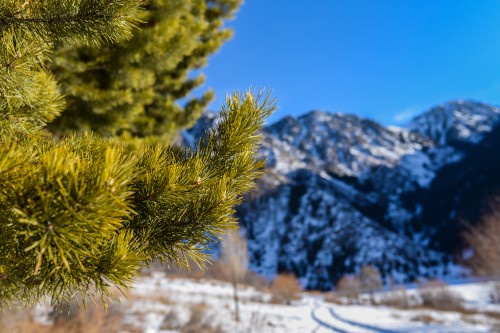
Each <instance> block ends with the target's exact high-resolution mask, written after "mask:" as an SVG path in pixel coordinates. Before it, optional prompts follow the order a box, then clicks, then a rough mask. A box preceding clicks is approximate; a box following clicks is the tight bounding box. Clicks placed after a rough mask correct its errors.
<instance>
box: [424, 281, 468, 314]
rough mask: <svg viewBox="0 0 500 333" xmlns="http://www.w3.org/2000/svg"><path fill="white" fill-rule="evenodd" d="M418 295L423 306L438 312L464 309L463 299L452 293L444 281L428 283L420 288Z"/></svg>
mask: <svg viewBox="0 0 500 333" xmlns="http://www.w3.org/2000/svg"><path fill="white" fill-rule="evenodd" d="M418 294H419V296H420V298H421V300H422V305H423V306H426V307H430V308H433V309H438V310H461V309H463V300H462V298H461V297H460V296H459V295H458V294H456V293H454V292H453V291H451V290H450V289H449V288H448V287H447V285H446V284H445V283H444V282H442V281H439V280H430V281H428V282H427V283H425V284H423V285H422V286H421V287H420V289H419V292H418Z"/></svg>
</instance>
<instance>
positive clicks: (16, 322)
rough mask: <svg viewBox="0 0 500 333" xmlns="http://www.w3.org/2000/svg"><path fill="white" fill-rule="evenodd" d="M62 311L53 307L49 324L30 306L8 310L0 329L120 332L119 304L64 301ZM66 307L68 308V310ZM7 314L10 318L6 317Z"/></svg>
mask: <svg viewBox="0 0 500 333" xmlns="http://www.w3.org/2000/svg"><path fill="white" fill-rule="evenodd" d="M62 310H63V311H59V310H57V311H54V312H52V313H51V315H50V317H51V319H52V321H53V324H52V325H47V324H41V323H39V322H37V321H35V319H34V317H33V315H32V310H26V311H23V312H19V311H18V312H17V313H14V312H11V313H6V314H4V315H3V318H2V323H3V325H2V327H1V328H2V329H1V330H0V332H22V333H68V332H71V333H101V332H109V333H113V332H119V331H120V328H121V326H122V319H123V316H124V315H123V312H122V309H121V306H119V305H115V304H112V305H110V306H109V307H108V309H107V311H106V310H105V309H104V307H103V306H102V305H101V304H99V305H97V306H95V307H94V306H89V307H88V308H87V309H84V308H78V307H77V306H76V305H74V304H70V305H67V306H66V307H64V308H63V309H62ZM68 310H71V311H70V312H69V313H68V312H67V311H68ZM6 316H9V317H10V318H9V319H10V320H5V317H6Z"/></svg>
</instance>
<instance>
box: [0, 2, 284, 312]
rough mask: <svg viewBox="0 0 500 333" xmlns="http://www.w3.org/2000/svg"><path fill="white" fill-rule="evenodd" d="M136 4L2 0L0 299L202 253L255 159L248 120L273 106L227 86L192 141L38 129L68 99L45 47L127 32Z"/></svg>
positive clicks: (61, 296)
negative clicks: (215, 119)
mask: <svg viewBox="0 0 500 333" xmlns="http://www.w3.org/2000/svg"><path fill="white" fill-rule="evenodd" d="M173 3H177V2H176V1H173ZM179 3H181V1H179ZM213 3H217V2H213ZM141 4H142V1H138V0H45V1H30V0H4V1H2V2H0V31H1V37H0V38H1V40H0V183H1V186H0V307H2V306H5V305H8V304H11V303H12V302H14V301H21V303H22V304H29V303H31V302H36V301H38V300H39V299H40V298H41V297H44V296H50V297H51V299H52V301H53V302H55V303H58V302H61V301H67V300H68V299H69V298H71V297H73V296H74V295H76V294H78V293H81V294H83V296H84V298H85V297H86V296H101V297H102V296H107V295H110V293H111V289H112V288H111V287H113V286H117V287H128V286H129V285H130V283H131V282H132V281H133V278H134V277H135V276H136V275H137V274H138V270H139V268H140V267H141V266H142V265H145V264H147V262H148V261H150V260H153V259H156V258H159V259H162V260H166V261H169V262H174V263H177V264H180V265H182V264H183V263H185V262H186V258H187V257H191V258H194V259H195V261H196V262H198V263H200V264H202V263H203V261H204V260H205V259H206V257H205V256H204V255H203V252H202V250H203V249H204V247H205V245H206V244H207V243H208V242H209V241H211V240H212V239H213V238H214V237H220V236H221V235H222V233H223V232H224V231H225V230H226V229H227V228H230V227H232V226H234V225H235V220H234V218H233V217H232V213H233V206H234V205H235V204H237V203H238V202H239V201H240V198H241V194H242V193H243V192H244V191H247V190H248V189H250V188H251V187H252V186H253V179H254V178H255V177H256V176H257V175H258V174H259V173H260V171H261V168H262V162H260V161H256V159H255V152H256V149H257V147H258V144H259V140H260V138H259V135H258V134H257V131H258V130H259V128H260V127H261V125H262V123H263V121H264V119H265V117H266V116H267V115H268V114H269V113H270V112H272V110H273V109H274V107H275V106H274V102H273V101H271V100H270V99H269V97H268V96H254V95H253V94H251V93H247V94H234V95H232V96H230V97H228V99H227V103H226V106H225V107H223V110H222V112H221V121H220V122H219V123H218V124H217V125H216V127H215V128H213V129H212V130H211V131H210V132H209V133H207V134H206V136H205V137H203V138H201V139H200V140H199V141H198V143H197V144H196V145H195V146H193V147H191V149H186V148H182V147H175V146H166V145H162V144H160V143H155V144H150V145H144V146H142V147H141V148H140V149H137V150H132V149H130V148H129V147H127V146H126V145H124V144H123V143H122V142H121V141H118V139H112V138H103V137H100V136H98V135H97V134H92V133H81V134H80V133H73V134H70V135H68V136H65V137H63V138H55V137H53V136H51V135H50V134H49V133H48V132H47V131H46V124H47V123H48V122H50V121H52V120H53V119H55V118H56V117H57V116H59V115H60V113H61V112H63V111H64V110H65V108H66V106H65V100H64V98H63V95H62V94H61V93H60V92H59V90H58V85H57V81H56V79H55V78H54V75H53V74H52V73H51V72H50V71H49V70H48V67H47V61H48V59H49V58H50V56H51V53H50V52H51V48H52V47H53V46H54V45H59V43H64V44H68V43H69V44H72V45H75V44H78V45H86V46H87V47H88V46H96V45H102V44H103V43H106V42H115V41H118V40H119V39H120V38H122V37H125V38H130V37H131V32H132V30H133V29H134V26H135V25H137V24H139V22H142V21H145V20H146V19H148V16H147V15H146V14H145V13H144V12H141V8H140V5H141ZM207 4H208V7H210V8H212V7H213V8H215V5H211V4H212V1H208V2H207ZM214 10H215V9H214ZM141 24H143V23H141ZM104 52H107V51H104ZM76 70H78V69H76ZM123 80H132V78H127V77H124V78H123ZM117 82H118V81H117ZM117 99H118V100H119V98H118V97H117ZM73 102H74V101H71V98H70V102H69V103H73ZM64 112H66V111H64ZM63 114H64V113H63ZM113 134H115V133H113Z"/></svg>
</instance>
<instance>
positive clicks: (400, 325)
mask: <svg viewBox="0 0 500 333" xmlns="http://www.w3.org/2000/svg"><path fill="white" fill-rule="evenodd" d="M451 288H452V289H453V290H454V291H456V292H457V293H459V294H460V295H461V297H462V298H463V299H464V305H465V308H466V310H464V311H458V312H453V311H437V310H429V309H412V310H402V309H395V308H390V307H384V306H370V305H339V304H334V303H329V302H325V300H324V294H319V293H313V294H309V293H304V294H303V295H302V298H301V299H300V300H297V301H295V302H293V304H292V305H288V306H287V305H281V304H271V303H270V300H271V295H270V294H267V293H263V292H260V291H257V290H256V289H254V288H251V287H242V288H241V290H240V293H239V295H240V299H241V302H240V312H241V321H240V322H239V323H236V321H234V319H233V300H232V292H233V291H232V288H231V286H230V285H229V284H226V283H224V282H220V281H211V280H190V279H173V278H167V277H166V276H165V275H164V274H161V273H153V274H152V275H151V276H147V277H143V278H141V280H140V281H138V282H137V283H136V286H135V288H134V289H133V290H132V291H131V293H130V295H129V299H128V300H123V311H124V312H125V315H124V321H125V323H124V325H122V327H124V328H123V330H122V331H121V332H123V333H125V332H134V333H135V332H145V333H146V332H147V333H156V332H158V333H173V332H231V333H232V332H234V333H240V332H241V333H243V332H245V333H247V332H256V333H261V332H262V333H265V332H276V333H278V332H283V333H289V332H290V333H293V332H316V333H323V332H338V333H344V332H349V333H357V332H360V333H365V332H366V333H368V332H369V333H374V332H375V333H396V332H408V333H420V332H422V333H430V332H433V333H434V332H435V333H438V332H439V333H445V332H449V333H469V332H470V333H472V332H484V333H486V332H498V331H497V330H498V328H500V325H499V323H500V308H499V307H498V306H496V305H490V304H488V293H489V289H490V288H491V284H488V283H476V284H465V285H457V286H452V287H451ZM412 292H413V291H409V294H411V293H412ZM484 311H488V312H484ZM496 314H498V316H496ZM190 324H191V326H192V327H195V328H192V329H191V331H189V330H186V329H182V327H186V325H190ZM194 324H196V325H198V326H196V325H195V326H193V325H194ZM196 327H198V328H196ZM495 327H496V328H495Z"/></svg>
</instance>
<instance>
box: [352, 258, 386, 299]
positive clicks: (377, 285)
mask: <svg viewBox="0 0 500 333" xmlns="http://www.w3.org/2000/svg"><path fill="white" fill-rule="evenodd" d="M358 279H359V282H360V283H361V288H362V290H363V292H368V293H370V294H372V293H374V292H376V291H378V290H380V289H382V287H383V283H382V276H381V275H380V272H379V270H378V269H377V268H376V267H374V266H371V265H364V266H363V267H361V271H360V272H359V274H358Z"/></svg>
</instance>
